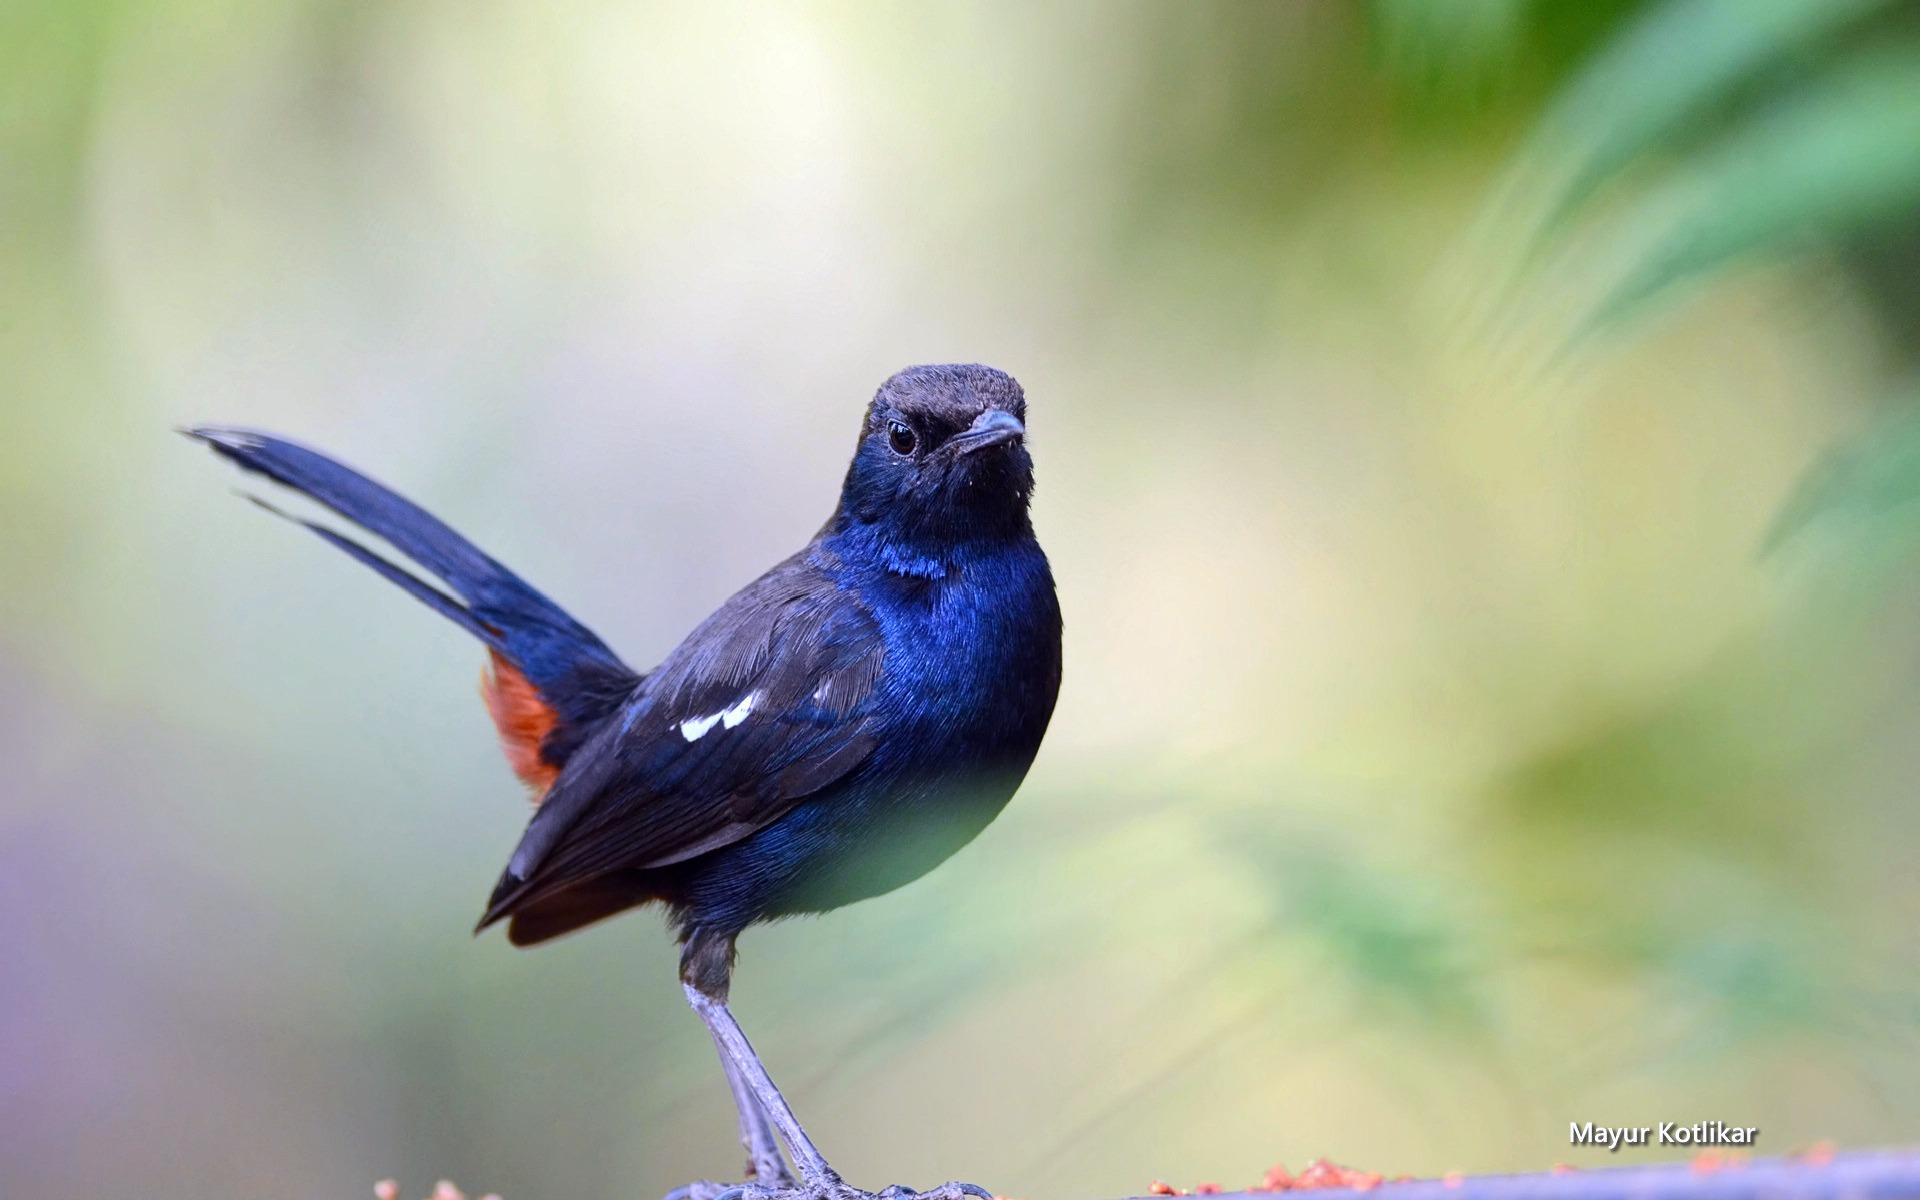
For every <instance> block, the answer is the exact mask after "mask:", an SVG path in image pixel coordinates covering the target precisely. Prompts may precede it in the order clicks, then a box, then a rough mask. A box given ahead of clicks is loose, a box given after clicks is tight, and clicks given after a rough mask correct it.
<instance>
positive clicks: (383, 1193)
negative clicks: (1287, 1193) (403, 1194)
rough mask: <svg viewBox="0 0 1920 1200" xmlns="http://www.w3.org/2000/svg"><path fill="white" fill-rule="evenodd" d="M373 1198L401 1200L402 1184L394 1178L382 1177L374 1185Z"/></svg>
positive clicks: (378, 1199)
mask: <svg viewBox="0 0 1920 1200" xmlns="http://www.w3.org/2000/svg"><path fill="white" fill-rule="evenodd" d="M373 1200H400V1184H399V1183H398V1182H397V1181H395V1180H392V1179H382V1180H381V1181H380V1182H379V1183H376V1184H374V1185H373Z"/></svg>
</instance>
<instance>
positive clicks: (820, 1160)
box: [686, 983, 846, 1196]
mask: <svg viewBox="0 0 1920 1200" xmlns="http://www.w3.org/2000/svg"><path fill="white" fill-rule="evenodd" d="M686 990H687V1003H688V1004H690V1005H692V1006H693V1011H694V1012H696V1013H698V1014H700V1019H701V1020H702V1021H705V1022H706V1024H707V1032H708V1033H711V1034H712V1035H713V1043H714V1045H716V1046H718V1047H719V1048H720V1056H721V1057H722V1058H723V1059H725V1060H727V1062H729V1063H731V1064H732V1069H733V1071H734V1072H737V1073H738V1075H739V1079H740V1083H741V1084H742V1085H744V1088H745V1090H746V1091H747V1093H748V1094H749V1095H750V1096H751V1098H752V1099H753V1100H754V1101H755V1102H757V1103H758V1105H759V1107H760V1110H761V1112H763V1113H765V1114H766V1117H767V1119H768V1120H770V1121H772V1122H773V1127H774V1128H775V1129H777V1130H779V1131H780V1137H781V1139H782V1140H783V1141H785V1142H786V1143H787V1152H788V1153H789V1154H791V1155H793V1163H794V1166H796V1167H798V1168H799V1169H800V1177H801V1178H802V1179H804V1180H805V1181H806V1185H807V1190H808V1191H810V1192H812V1193H813V1194H815V1195H817V1196H837V1195H839V1194H840V1193H841V1192H843V1191H844V1190H846V1184H845V1183H844V1182H843V1181H842V1180H841V1178H840V1174H839V1172H837V1171H835V1170H834V1169H833V1168H832V1167H831V1166H829V1165H827V1160H826V1157H825V1156H824V1155H822V1154H821V1153H820V1150H819V1148H818V1147H816V1146H815V1145H814V1144H813V1139H812V1138H809V1137H808V1136H807V1131H806V1130H805V1129H802V1128H801V1127H800V1119H799V1118H798V1117H796V1116H794V1115H793V1109H792V1108H791V1107H790V1106H789V1105H788V1104H787V1100H786V1097H784V1096H782V1095H781V1094H780V1089H779V1088H777V1087H775V1086H774V1083H773V1079H772V1077H770V1076H769V1075H768V1074H767V1069H766V1067H764V1066H762V1065H761V1064H760V1056H759V1055H757V1054H755V1053H754V1052H753V1046H752V1044H751V1043H749V1042H748V1041H747V1035H746V1034H745V1033H744V1032H743V1031H742V1030H741V1028H740V1022H738V1021H736V1020H734V1019H733V1013H731V1012H729V1011H728V1009H727V1005H726V1001H724V1000H721V999H718V998H716V997H713V996H709V995H708V994H707V993H706V992H704V991H702V990H701V989H699V988H698V987H695V986H694V985H693V984H691V983H688V984H687V985H686Z"/></svg>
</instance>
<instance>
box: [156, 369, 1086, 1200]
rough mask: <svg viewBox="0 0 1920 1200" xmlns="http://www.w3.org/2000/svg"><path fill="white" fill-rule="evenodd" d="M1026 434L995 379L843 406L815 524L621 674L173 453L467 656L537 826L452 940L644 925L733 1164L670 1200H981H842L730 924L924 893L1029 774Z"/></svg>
mask: <svg viewBox="0 0 1920 1200" xmlns="http://www.w3.org/2000/svg"><path fill="white" fill-rule="evenodd" d="M1026 418H1027V401H1026V395H1025V393H1024V392H1023V391H1022V389H1021V387H1020V384H1019V383H1018V382H1017V381H1015V380H1014V378H1013V377H1012V376H1010V375H1008V374H1006V373H1005V372H1002V371H999V370H996V369H994V368H991V367H987V366H982V365H978V364H944V365H927V366H915V367H909V368H907V369H905V370H903V371H900V372H898V373H897V374H895V375H893V376H892V377H890V378H889V379H887V380H886V381H885V382H884V383H883V384H881V386H880V387H879V389H878V390H877V391H876V392H875V393H874V395H873V398H872V400H871V401H870V402H869V403H868V405H867V407H866V412H865V415H864V417H863V419H862V421H861V425H860V434H859V438H858V442H857V444H856V446H855V449H854V454H853V458H852V461H851V463H850V464H849V466H848V468H847V473H846V476H845V480H844V482H843V483H842V485H841V488H840V495H839V499H838V502H837V504H836V505H835V506H834V510H833V513H832V515H831V516H830V517H829V518H828V519H827V521H826V523H825V524H824V525H823V526H821V528H820V529H819V531H818V532H817V533H815V534H814V536H813V537H812V538H811V540H809V541H808V542H807V543H806V544H805V545H804V546H802V547H801V548H800V549H799V550H798V551H797V552H795V553H794V554H792V555H791V556H790V557H788V558H786V559H785V560H783V561H781V562H779V563H777V564H776V565H774V566H773V567H772V568H771V569H770V570H768V571H767V572H766V573H765V574H763V575H761V576H760V577H759V578H758V579H755V580H754V581H753V582H751V583H749V584H747V585H746V586H745V587H743V588H741V589H740V590H739V591H738V592H736V593H734V594H733V596H732V597H731V598H729V599H728V600H726V601H725V602H724V603H722V604H721V605H720V606H719V608H717V609H716V610H714V612H713V613H712V615H710V616H709V617H707V618H706V619H705V620H704V621H702V622H701V623H700V624H699V625H698V626H696V627H695V628H694V629H693V631H692V632H691V633H689V634H688V635H687V636H686V638H685V639H684V640H682V641H681V642H680V643H679V644H678V645H677V646H676V647H674V648H673V649H672V650H671V651H670V652H668V653H667V655H666V656H665V657H664V658H663V659H661V661H660V662H659V665H658V666H656V667H654V668H653V669H652V670H651V671H645V672H642V671H637V670H635V669H633V668H632V667H629V666H628V665H627V664H626V663H625V662H623V661H622V660H621V659H620V658H619V656H617V655H616V654H615V653H614V652H613V650H611V649H610V648H609V647H608V646H607V645H606V643H605V642H603V641H601V639H600V638H599V637H598V636H597V635H596V634H594V633H593V632H592V631H590V630H589V629H587V627H586V626H584V625H582V624H581V623H580V622H579V621H577V620H575V619H574V618H573V617H572V616H570V615H569V614H568V613H567V612H566V611H565V610H563V609H562V608H560V606H559V605H557V604H555V603H554V602H553V601H552V600H549V599H548V598H547V597H546V596H545V595H543V594H542V593H541V592H539V591H537V590H536V589H534V588H533V587H532V586H531V585H529V584H528V583H526V582H525V581H524V580H522V579H521V578H520V577H519V576H518V575H516V574H514V573H513V572H512V571H510V570H508V569H507V568H506V567H504V566H502V565H501V564H500V563H499V562H497V561H495V560H494V559H493V558H491V557H489V556H488V555H487V554H485V553H484V552H482V551H481V550H480V549H479V548H477V547H476V546H475V545H474V544H473V543H471V542H469V541H468V540H467V539H466V538H464V537H462V536H461V535H460V534H458V533H456V532H454V530H453V529H452V528H451V527H449V526H448V525H446V524H445V523H444V522H442V521H440V520H439V519H438V518H436V517H434V516H433V515H431V514H429V513H428V512H427V511H426V510H424V509H422V508H420V507H419V506H418V505H416V504H414V503H413V502H411V501H409V500H407V499H405V498H403V497H402V496H400V495H398V494H397V493H395V492H393V491H391V490H389V489H388V488H387V487H385V486H383V485H382V484H379V483H376V482H375V481H373V480H372V479H370V478H368V477H367V476H365V475H363V474H361V473H360V472H358V471H356V470H354V469H353V468H351V467H348V466H346V465H345V464H343V463H341V462H339V461H337V460H335V459H333V458H330V457H328V456H327V455H325V454H322V453H320V452H319V451H316V450H313V449H309V448H307V447H305V446H302V445H300V444H298V443H296V442H293V441H289V440H287V439H284V438H281V437H278V436H275V435H273V434H269V433H265V432H261V431H257V430H250V429H244V428H238V427H230V426H215V425H208V426H198V427H193V428H188V429H184V430H182V431H181V432H183V433H185V434H186V435H187V436H189V437H191V438H194V439H196V440H198V441H200V442H203V443H205V444H206V445H207V446H209V447H211V448H212V449H213V450H214V451H215V452H217V453H218V454H220V455H222V456H224V457H225V458H227V459H230V460H232V461H233V462H234V463H236V464H238V465H239V466H240V467H242V468H244V469H245V470H247V471H249V472H253V473H256V474H258V475H260V476H263V477H265V478H266V479H268V480H270V481H272V482H273V483H275V484H278V485H281V486H283V487H285V488H287V489H290V490H291V491H293V492H295V493H300V494H302V495H304V496H306V497H308V498H309V499H310V500H312V501H314V502H317V503H318V505H320V506H322V507H324V508H326V509H330V510H331V511H332V512H333V513H335V514H337V515H338V516H339V517H343V518H345V519H346V520H347V521H348V522H350V523H352V524H353V525H355V526H358V527H359V529H360V530H363V531H365V532H366V533H370V534H373V535H375V536H376V537H378V538H380V539H383V540H384V541H385V542H386V543H387V545H389V546H391V547H392V548H393V549H394V550H396V551H398V552H399V554H400V555H401V556H403V557H404V558H405V559H406V560H410V562H411V563H412V565H413V566H415V567H417V568H419V569H420V570H419V571H415V570H412V569H409V568H408V567H407V566H403V565H401V564H400V563H396V562H395V561H393V559H392V558H389V557H386V556H385V555H383V554H381V553H378V552H376V551H375V550H373V549H370V548H369V547H368V546H367V545H365V544H364V543H363V542H361V541H358V540H356V539H355V538H354V537H352V536H349V534H348V533H347V532H342V531H340V530H339V529H336V528H334V527H333V525H331V524H328V523H324V522H323V521H322V520H316V519H309V518H307V517H301V516H296V515H293V514H291V513H288V512H286V511H284V510H282V509H280V508H279V507H277V506H275V505H273V504H271V503H270V502H268V501H266V500H264V499H261V498H259V497H253V496H249V497H248V498H249V499H252V500H254V502H255V503H257V504H260V505H261V506H262V507H265V508H267V509H268V510H269V511H271V512H273V513H275V514H276V515H278V516H282V517H286V518H287V519H289V520H292V521H295V522H296V523H298V524H300V525H303V526H305V527H306V528H307V529H309V530H311V531H312V532H313V533H315V534H317V535H318V536H319V537H321V538H322V539H324V540H325V541H326V542H328V543H330V544H331V545H333V546H334V547H336V548H338V549H340V550H342V551H345V552H346V553H347V554H348V555H350V556H351V557H353V558H354V559H357V560H358V561H359V562H361V563H362V564H364V565H365V566H367V567H370V568H372V569H373V570H374V571H375V572H377V573H378V574H379V575H381V576H382V577H384V578H385V579H387V580H388V581H389V582H391V583H393V584H395V585H397V586H398V587H399V588H400V589H401V590H403V591H405V592H407V593H409V594H410V595H412V596H413V597H414V598H415V599H416V600H419V601H421V602H422V603H424V604H425V605H426V606H427V607H428V608H431V609H433V610H434V611H435V612H437V613H439V614H440V615H441V616H443V617H445V618H447V619H448V620H450V621H451V622H452V623H453V624H455V625H457V626H459V627H460V628H462V629H464V630H466V631H467V632H468V633H469V634H471V635H473V636H474V637H475V638H477V639H479V641H480V642H481V643H482V644H483V645H484V646H485V648H486V651H487V655H488V659H489V661H488V663H487V665H486V666H485V667H484V668H483V672H482V688H481V690H482V698H483V700H484V702H485V706H486V709H487V711H488V713H489V715H490V716H491V718H492V721H493V723H494V725H495V726H496V728H497V730H498V733H499V737H500V742H501V746H502V748H503V750H504V752H505V755H506V758H507V760H508V764H509V766H510V767H511V768H512V770H513V772H514V773H515V774H516V775H518V777H519V778H520V779H521V780H522V781H523V782H524V783H525V784H526V785H527V787H528V789H529V791H530V793H531V794H532V796H533V799H534V803H535V807H534V810H533V814H532V817H531V818H530V820H529V821H528V824H527V827H526V829H525V831H524V832H523V833H522V835H521V837H520V840H519V843H518V845H517V846H516V847H515V848H514V850H513V853H512V855H511V857H510V858H509V859H508V861H507V865H506V868H505V869H504V870H503V871H502V872H501V874H500V877H499V880H498V882H497V883H496V884H495V886H494V888H493V891H492V894H491V895H490V896H489V898H488V900H487V903H486V906H485V910H484V912H483V913H482V915H481V917H480V921H479V924H478V926H477V927H476V929H475V933H476V934H477V933H479V932H481V931H483V930H485V929H487V928H488V927H490V926H493V925H496V924H499V923H504V924H505V925H506V932H507V937H508V940H509V941H510V942H511V943H512V944H513V945H515V946H533V945H537V944H540V943H544V942H548V941H550V940H552V939H554V938H557V937H560V936H561V935H563V934H569V933H573V932H575V931H577V930H579V929H581V928H583V927H585V926H588V925H591V924H594V923H595V922H598V921H601V920H602V919H604V918H607V917H611V916H614V915H616V914H619V913H624V912H626V911H628V910H631V909H635V908H640V907H643V906H649V905H657V906H660V907H662V908H663V909H664V910H665V913H666V915H667V918H668V922H669V924H670V926H671V928H672V930H673V932H674V934H675V936H676V938H677V940H678V943H679V946H680V956H679V975H680V982H681V984H682V987H683V989H684V991H685V994H686V998H687V1001H688V1004H689V1005H690V1006H691V1008H692V1009H693V1011H694V1012H695V1013H696V1014H698V1016H699V1017H700V1019H701V1020H702V1021H703V1022H704V1023H705V1025H706V1027H707V1031H708V1033H709V1034H710V1036H711V1037H712V1040H713V1042H714V1045H715V1047H716V1049H717V1051H718V1053H719V1057H720V1061H721V1065H722V1068H723V1070H724V1072H725V1075H726V1079H727V1084H728V1087H729V1090H730V1091H731V1092H732V1096H733V1100H734V1103H735V1106H736V1108H737V1110H738V1116H739V1128H740V1138H741V1143H742V1146H743V1148H744V1150H745V1151H746V1160H747V1161H746V1172H745V1176H744V1179H743V1181H742V1182H740V1183H737V1184H731V1185H729V1184H718V1183H712V1182H707V1181H702V1182H700V1183H696V1184H691V1185H687V1186H686V1187H683V1188H681V1189H678V1190H677V1191H676V1192H673V1193H670V1197H672V1198H674V1200H801V1198H806V1200H860V1198H865V1197H872V1196H884V1197H886V1200H907V1198H909V1197H925V1198H927V1200H960V1197H961V1196H963V1195H973V1196H980V1197H988V1196H990V1193H988V1192H987V1191H986V1190H985V1189H982V1188H980V1187H978V1186H976V1185H973V1184H968V1183H959V1182H950V1183H947V1184H943V1185H941V1186H940V1187H938V1188H935V1189H932V1190H930V1191H927V1192H915V1191H914V1190H913V1189H912V1188H909V1187H905V1186H902V1185H894V1186H893V1187H890V1188H887V1189H884V1191H882V1192H879V1193H874V1192H865V1191H862V1190H860V1189H858V1188H856V1187H854V1186H852V1185H851V1184H848V1183H847V1182H846V1181H845V1179H844V1178H843V1177H842V1176H841V1175H840V1174H839V1172H837V1171H835V1170H834V1168H833V1167H832V1166H831V1165H830V1164H829V1162H828V1160H827V1159H826V1157H825V1156H824V1155H822V1154H821V1152H820V1150H819V1149H818V1147H817V1146H816V1145H815V1144H814V1142H813V1141H812V1139H811V1138H810V1137H809V1136H808V1135H807V1133H806V1130H805V1129H804V1128H803V1127H802V1126H801V1124H800V1121H799V1120H798V1118H797V1117H796V1116H795V1115H794V1112H793V1109H792V1107H791V1106H790V1105H789V1104H788V1102H787V1100H786V1099H785V1097H784V1096H782V1094H781V1092H780V1090H779V1089H778V1088H777V1087H776V1086H775V1085H774V1082H773V1080H772V1078H771V1077H770V1076H769V1075H768V1073H767V1070H766V1068H765V1066H764V1065H763V1064H762V1062H761V1060H760V1058H759V1056H758V1055H757V1054H756V1053H755V1051H754V1049H753V1047H752V1045H751V1044H750V1043H749V1042H748V1040H747V1037H746V1035H745V1033H744V1032H743V1031H742V1030H741V1028H740V1025H739V1022H738V1021H736V1020H735V1019H734V1016H733V1014H732V1012H731V1010H730V1009H729V1007H728V998H729V993H730V989H731V985H732V978H733V969H734V963H735V943H736V940H737V939H738V938H739V936H740V935H741V934H742V933H743V932H744V931H745V930H747V929H748V928H749V927H751V926H753V925H755V924H758V923H760V922H764V921H768V920H772V919H776V918H781V917H786V916H790V915H795V914H803V913H821V912H826V911H828V910H831V909H835V908H839V907H841V906H843V905H847V904H851V903H854V902H856V901H859V900H864V899H868V898H870V897H874V896H878V895H881V894H883V893H886V892H889V891H892V890H893V889H895V888H897V887H900V886H902V885H903V884H906V883H908V882H910V881H912V880H914V879H916V878H918V877H920V876H921V875H924V874H925V873H926V872H928V871H930V870H931V869H933V868H934V867H935V866H937V865H939V864H940V863H942V862H943V861H945V860H946V859H947V858H949V857H950V856H951V855H953V854H954V853H955V852H956V851H958V850H959V849H960V848H961V847H962V846H964V845H965V844H966V843H968V842H969V841H971V840H972V839H973V838H974V836H975V835H977V834H978V833H979V832H980V831H981V830H982V829H984V828H985V827H986V826H987V825H988V823H990V822H991V821H992V820H993V819H994V817H995V816H997V815H998V814H999V813H1000V811H1001V810H1002V809H1003V808H1004V807H1005V805H1006V804H1007V802H1008V801H1009V800H1010V799H1011V798H1012V796H1013V794H1014V792H1015V791H1016V790H1017V789H1018V788H1019V787H1020V785H1021V783H1022V782H1023V780H1024V778H1025V776H1026V774H1027V772H1028V769H1029V767H1030V766H1031V764H1032V762H1033V760H1034V758H1035V756H1036V754H1037V753H1038V752H1039V749H1040V745H1041V741H1042V738H1043V737H1044V735H1045V733H1046V730H1047V726H1048V724H1049V722H1050V721H1051V719H1052V716H1053V711H1054V705H1055V701H1056V699H1057V697H1058V694H1059V689H1060V679H1061V631H1062V621H1061V612H1060V605H1059V601H1058V598H1057V594H1056V588H1055V583H1054V577H1053V573H1052V568H1051V567H1050V565H1049V563H1048V560H1047V556H1046V554H1045V552H1044V551H1042V549H1041V547H1040V544H1039V541H1038V540H1037V538H1036V537H1035V534H1034V528H1033V523H1032V519H1031V514H1030V506H1031V499H1032V495H1033V488H1034V481H1033V459H1032V456H1031V454H1030V451H1029V448H1028V445H1027V436H1026V434H1027V429H1026ZM421 572H424V574H422V573H421ZM782 1145H784V1147H785V1152H786V1157H790V1158H791V1160H792V1169H791V1170H790V1169H789V1167H788V1163H787V1161H786V1157H783V1155H782V1152H781V1147H782ZM796 1172H797V1175H796Z"/></svg>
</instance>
